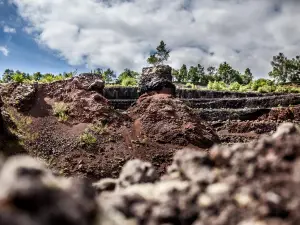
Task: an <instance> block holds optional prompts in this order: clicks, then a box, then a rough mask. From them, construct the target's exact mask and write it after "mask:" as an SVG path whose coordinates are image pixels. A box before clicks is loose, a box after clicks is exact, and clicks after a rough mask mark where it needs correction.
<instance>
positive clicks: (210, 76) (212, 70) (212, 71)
mask: <svg viewBox="0 0 300 225" xmlns="http://www.w3.org/2000/svg"><path fill="white" fill-rule="evenodd" d="M216 73H217V69H216V67H214V66H209V67H208V68H207V75H206V77H207V80H208V82H209V81H211V82H213V81H216Z"/></svg>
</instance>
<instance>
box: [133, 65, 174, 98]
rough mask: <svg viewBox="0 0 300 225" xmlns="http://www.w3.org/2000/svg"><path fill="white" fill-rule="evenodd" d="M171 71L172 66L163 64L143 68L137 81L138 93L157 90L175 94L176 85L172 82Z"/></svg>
mask: <svg viewBox="0 0 300 225" xmlns="http://www.w3.org/2000/svg"><path fill="white" fill-rule="evenodd" d="M171 72H172V68H171V67H170V66H165V65H159V66H156V67H146V68H143V71H142V75H141V79H140V83H139V87H140V95H143V94H144V93H147V92H158V93H165V94H172V95H173V96H175V91H176V87H175V85H174V84H173V83H172V74H171Z"/></svg>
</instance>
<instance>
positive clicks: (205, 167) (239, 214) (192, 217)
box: [99, 124, 300, 225]
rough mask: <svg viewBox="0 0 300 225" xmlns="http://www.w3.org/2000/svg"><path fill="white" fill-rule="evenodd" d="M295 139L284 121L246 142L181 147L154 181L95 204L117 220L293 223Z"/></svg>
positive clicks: (295, 131) (296, 205) (299, 203)
mask: <svg viewBox="0 0 300 225" xmlns="http://www.w3.org/2000/svg"><path fill="white" fill-rule="evenodd" d="M299 137H300V132H299V128H297V127H295V126H294V125H292V124H285V125H283V126H281V127H280V128H279V129H278V131H277V132H276V133H275V134H274V135H273V136H272V137H262V138H261V139H260V140H259V141H256V142H253V143H250V144H237V145H235V146H232V147H225V146H224V147H222V146H218V147H214V148H213V149H211V150H210V152H209V154H207V153H205V152H199V151H192V150H189V149H186V150H183V151H180V152H178V153H177V154H176V156H175V157H174V161H173V164H172V165H171V166H170V167H169V169H168V172H167V174H166V175H165V176H163V177H161V180H160V181H159V182H156V183H154V184H152V183H144V184H134V185H132V186H129V187H127V188H124V189H116V190H115V191H114V192H112V191H110V192H103V193H102V194H101V195H100V197H99V202H100V203H101V204H103V207H104V209H105V211H106V212H107V213H108V214H109V215H111V216H114V218H116V221H117V224H129V223H130V224H132V223H133V224H193V225H200V224H217V225H227V224H230V225H231V224H232V225H233V224H239V225H244V224H245V225H246V224H274V225H275V224H276V225H277V224H285V225H288V224H295V225H296V224H299V222H300V218H299V215H298V211H299V209H300V193H299V191H298V190H299V185H300V183H299V182H300V179H299V165H300V164H299V160H300V151H299V149H300V148H299V147H300V141H299V140H300V139H299ZM132 176H134V174H132Z"/></svg>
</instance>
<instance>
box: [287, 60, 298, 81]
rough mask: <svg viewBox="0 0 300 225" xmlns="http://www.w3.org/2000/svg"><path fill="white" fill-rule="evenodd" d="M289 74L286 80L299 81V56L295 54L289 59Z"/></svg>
mask: <svg viewBox="0 0 300 225" xmlns="http://www.w3.org/2000/svg"><path fill="white" fill-rule="evenodd" d="M288 68H289V75H288V80H289V81H290V82H299V81H300V56H296V57H295V58H292V59H291V60H289V65H288Z"/></svg>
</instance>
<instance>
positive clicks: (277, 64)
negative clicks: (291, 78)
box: [269, 52, 289, 83]
mask: <svg viewBox="0 0 300 225" xmlns="http://www.w3.org/2000/svg"><path fill="white" fill-rule="evenodd" d="M271 65H272V67H273V70H272V71H271V72H270V73H269V76H270V77H272V78H274V79H275V81H277V82H278V83H279V82H282V83H285V82H286V81H287V80H288V69H289V61H288V59H287V57H286V56H285V55H284V54H283V53H281V52H280V53H279V54H278V55H277V56H273V60H272V61H271Z"/></svg>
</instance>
